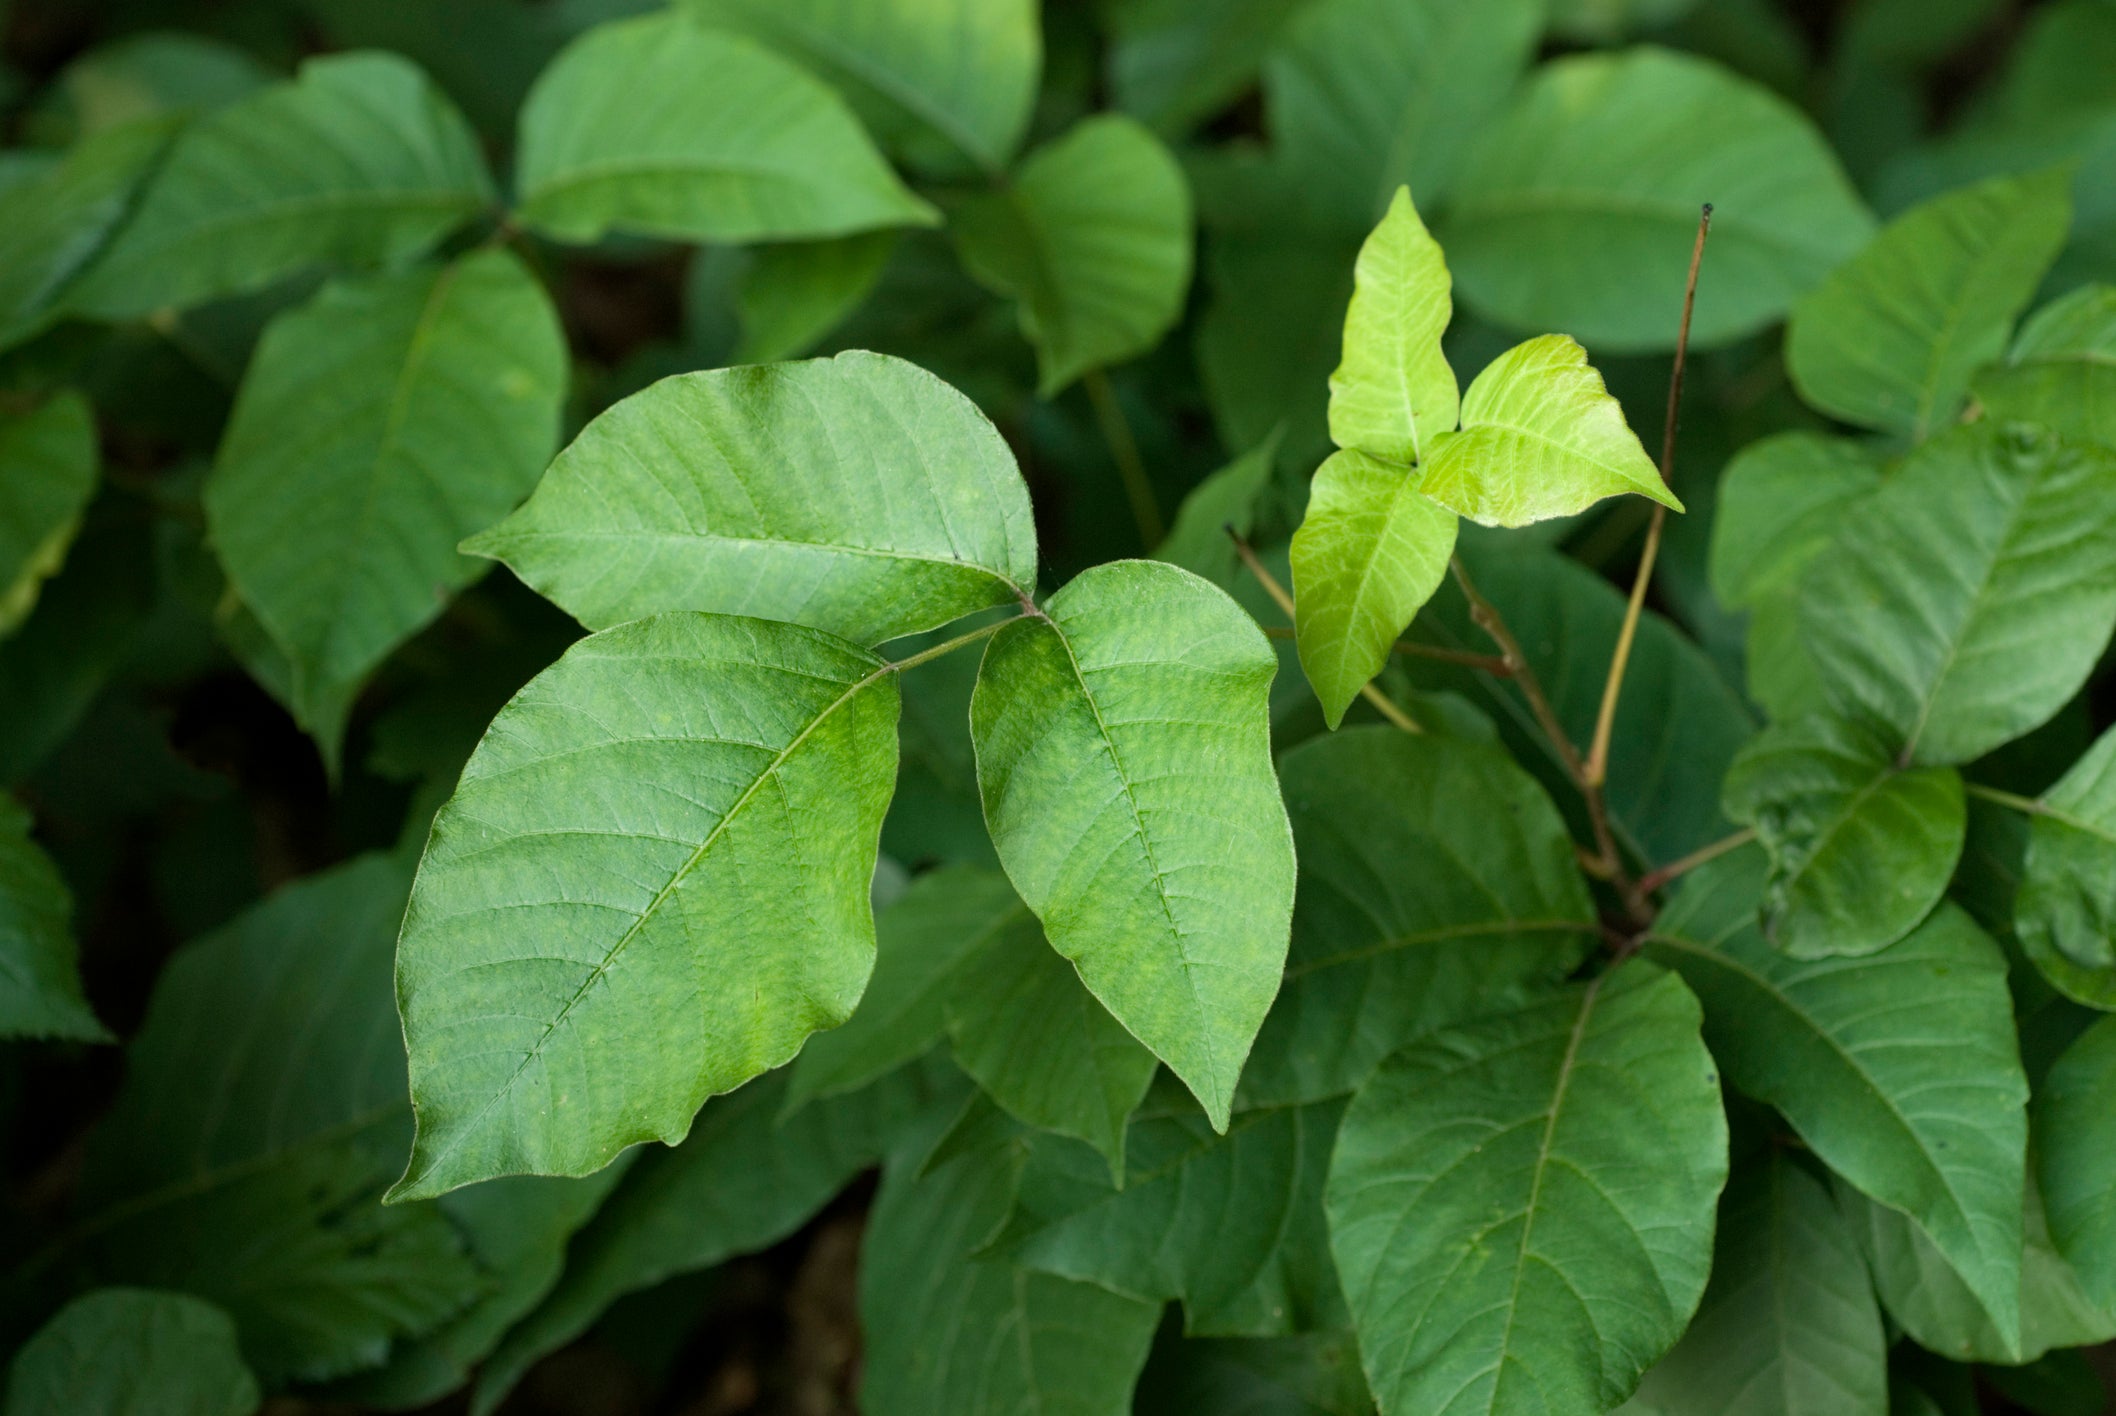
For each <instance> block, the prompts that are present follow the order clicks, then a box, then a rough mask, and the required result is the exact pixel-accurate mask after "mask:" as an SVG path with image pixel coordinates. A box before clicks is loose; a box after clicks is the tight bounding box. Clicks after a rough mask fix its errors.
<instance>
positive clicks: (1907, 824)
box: [1724, 717, 1969, 959]
mask: <svg viewBox="0 0 2116 1416" xmlns="http://www.w3.org/2000/svg"><path fill="white" fill-rule="evenodd" d="M1724 794H1725V804H1726V812H1727V815H1728V816H1729V817H1730V818H1732V819H1733V820H1735V821H1738V822H1740V823H1741V824H1742V825H1744V826H1753V827H1755V828H1756V836H1757V839H1758V840H1759V841H1761V842H1762V843H1763V848H1764V850H1765V851H1766V852H1768V853H1769V855H1770V857H1771V876H1770V879H1769V880H1768V881H1767V882H1766V883H1765V885H1764V890H1763V931H1764V933H1765V934H1766V935H1767V936H1769V938H1770V940H1771V942H1772V943H1773V944H1776V945H1777V946H1778V947H1779V948H1780V949H1782V950H1784V951H1785V952H1786V953H1788V954H1790V955H1792V956H1793V957H1794V958H1796V959H1818V958H1825V957H1828V956H1830V955H1833V954H1871V953H1874V952H1876V951H1877V950H1880V949H1885V948H1887V947H1888V946H1889V945H1890V944H1893V943H1895V942H1896V941H1897V940H1898V939H1901V938H1902V937H1903V936H1904V935H1906V934H1908V933H1910V931H1911V930H1913V929H1915V928H1916V927H1917V925H1918V923H1919V921H1921V920H1923V919H1924V918H1925V916H1926V915H1928V914H1930V913H1932V907H1933V906H1934V905H1936V904H1938V903H1939V902H1940V897H1941V896H1942V895H1943V894H1945V893H1946V891H1947V882H1948V881H1949V880H1951V879H1953V878H1954V865H1955V861H1956V860H1957V859H1959V858H1960V856H1961V854H1962V839H1963V836H1964V834H1965V833H1966V832H1967V830H1968V822H1969V818H1968V810H1967V807H1966V806H1965V805H1964V802H1963V798H1962V777H1961V774H1960V773H1959V772H1957V771H1955V770H1954V769H1953V768H1952V767H1910V768H1905V767H1902V766H1900V765H1898V764H1897V763H1896V761H1895V760H1894V758H1893V756H1892V755H1891V753H1890V750H1889V748H1888V747H1887V745H1886V744H1885V743H1883V742H1881V741H1879V740H1877V738H1876V737H1875V735H1874V734H1873V733H1872V732H1870V731H1867V730H1864V729H1862V728H1861V727H1859V726H1858V725H1857V724H1855V723H1850V722H1846V721H1845V720H1843V719H1840V718H1830V717H1815V718H1803V719H1800V720H1797V721H1795V722H1791V723H1780V724H1776V725H1774V726H1772V727H1769V728H1766V729H1765V730H1764V731H1763V733H1762V735H1761V736H1759V737H1758V738H1757V739H1756V740H1755V741H1754V742H1751V743H1750V744H1749V745H1748V746H1747V747H1745V748H1743V749H1742V750H1741V752H1740V754H1739V755H1738V756H1736V757H1735V759H1734V763H1733V765H1732V766H1731V767H1729V768H1728V769H1727V777H1726V784H1725V787H1724Z"/></svg>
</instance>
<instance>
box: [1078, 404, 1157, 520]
mask: <svg viewBox="0 0 2116 1416" xmlns="http://www.w3.org/2000/svg"><path fill="white" fill-rule="evenodd" d="M1080 386H1081V387H1082V388H1084V389H1086V390H1087V401H1088V402H1089V403H1091V404H1093V405H1094V409H1095V422H1096V423H1097V424H1099V425H1100V426H1101V428H1102V440H1103V441H1104V442H1106V443H1108V444H1109V455H1110V457H1111V458H1113V459H1114V460H1115V461H1116V464H1117V475H1118V476H1119V477H1122V478H1123V479H1124V496H1125V498H1126V500H1128V501H1130V502H1131V515H1132V520H1133V521H1136V522H1137V523H1138V525H1139V539H1140V540H1141V541H1143V542H1144V543H1145V545H1146V549H1147V550H1149V551H1151V550H1152V549H1153V548H1154V547H1156V546H1158V545H1160V544H1161V540H1162V538H1163V537H1165V536H1166V535H1167V534H1168V530H1167V527H1166V525H1165V524H1164V523H1163V522H1162V520H1161V508H1160V506H1159V505H1158V504H1157V503H1156V502H1155V501H1154V489H1153V484H1152V483H1151V482H1149V481H1148V480H1147V478H1146V461H1145V459H1144V458H1142V457H1140V456H1139V444H1138V442H1137V441H1136V440H1135V439H1134V438H1133V437H1132V435H1131V423H1130V422H1129V421H1128V420H1127V419H1126V418H1125V416H1124V405H1123V404H1121V403H1119V402H1118V401H1117V391H1116V390H1115V389H1114V388H1111V387H1110V382H1109V375H1107V374H1105V373H1103V372H1102V371H1101V370H1100V369H1089V370H1088V371H1087V372H1086V373H1084V374H1082V375H1081V376H1080Z"/></svg>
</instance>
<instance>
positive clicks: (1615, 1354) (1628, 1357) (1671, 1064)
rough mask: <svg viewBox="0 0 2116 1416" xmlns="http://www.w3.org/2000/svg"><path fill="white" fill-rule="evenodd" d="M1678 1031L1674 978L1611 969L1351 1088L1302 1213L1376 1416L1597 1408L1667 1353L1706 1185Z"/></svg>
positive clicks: (1696, 1287)
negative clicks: (1322, 1244) (1312, 1223)
mask: <svg viewBox="0 0 2116 1416" xmlns="http://www.w3.org/2000/svg"><path fill="white" fill-rule="evenodd" d="M1697 1029H1698V1007H1697V1000H1696V999H1695V998H1693V997H1691V995H1690V992H1689V990H1688V989H1686V988H1685V987H1683V984H1682V980H1681V979H1679V978H1677V977H1675V976H1674V975H1672V974H1668V973H1665V972H1663V971H1662V970H1660V969H1658V968H1655V967H1654V966H1652V965H1651V964H1643V963H1640V962H1638V961H1633V962H1630V963H1627V964H1625V965H1624V966H1623V967H1622V968H1620V969H1618V970H1616V971H1615V972H1614V973H1611V974H1605V975H1603V976H1602V977H1601V978H1599V979H1596V980H1595V981H1593V982H1591V983H1586V984H1580V985H1575V986H1573V987H1571V988H1568V989H1567V990H1565V991H1564V992H1563V993H1562V994H1559V995H1558V996H1556V997H1554V998H1552V999H1550V1000H1549V1001H1547V1002H1544V1003H1540V1004H1537V1005H1534V1006H1532V1007H1528V1008H1524V1009H1521V1010H1519V1011H1517V1012H1513V1013H1507V1014H1501V1015H1498V1016H1495V1017H1491V1018H1487V1019H1484V1020H1483V1021H1480V1022H1472V1023H1466V1024H1463V1025H1461V1026H1458V1027H1454V1028H1449V1029H1446V1030H1444V1031H1441V1032H1437V1033H1432V1034H1428V1035H1427V1036H1426V1037H1425V1038H1423V1039H1422V1040H1420V1041H1418V1042H1414V1043H1412V1044H1411V1045H1410V1046H1409V1047H1407V1048H1405V1049H1404V1050H1403V1051H1401V1052H1398V1053H1397V1054H1396V1055H1395V1056H1393V1057H1391V1058H1390V1059H1389V1060H1388V1061H1387V1062H1384V1063H1383V1064H1382V1066H1381V1068H1380V1070H1379V1071H1377V1072H1376V1073H1375V1074H1374V1075H1373V1077H1372V1078H1370V1079H1369V1080H1368V1081H1367V1083H1366V1085H1365V1086H1363V1087H1361V1088H1360V1090H1359V1093H1358V1095H1357V1096H1355V1097H1354V1098H1353V1100H1352V1105H1351V1107H1350V1109H1348V1110H1347V1111H1346V1113H1345V1118H1344V1123H1343V1125H1342V1127H1341V1129H1340V1130H1339V1133H1338V1142H1337V1152H1336V1155H1335V1158H1334V1159H1333V1160H1332V1161H1331V1165H1330V1181H1329V1186H1328V1189H1327V1190H1326V1192H1325V1196H1324V1205H1325V1207H1326V1209H1327V1210H1328V1213H1329V1220H1330V1245H1331V1250H1332V1252H1333V1253H1334V1254H1335V1255H1336V1257H1337V1266H1338V1272H1339V1273H1340V1274H1341V1275H1342V1277H1343V1280H1344V1290H1345V1298H1346V1301H1347V1302H1348V1303H1349V1304H1350V1305H1351V1308H1352V1316H1353V1319H1354V1321H1355V1322H1356V1323H1357V1325H1358V1329H1359V1350H1360V1359H1361V1361H1362V1363H1363V1364H1364V1365H1365V1367H1366V1373H1367V1380H1368V1383H1369V1384H1370V1385H1371V1386H1372V1387H1373V1389H1374V1395H1375V1397H1376V1398H1377V1399H1378V1401H1379V1403H1380V1406H1381V1409H1382V1411H1383V1412H1384V1413H1387V1414H1388V1416H1398V1413H1401V1416H1410V1413H1414V1412H1417V1413H1422V1412H1437V1411H1443V1410H1445V1411H1478V1412H1489V1413H1493V1416H1499V1413H1512V1412H1523V1413H1527V1412H1536V1413H1541V1412H1548V1411H1595V1410H1604V1411H1605V1410H1608V1409H1609V1408H1610V1407H1613V1406H1615V1405H1617V1404H1618V1403H1620V1402H1622V1401H1623V1400H1624V1399H1625V1398H1626V1397H1628V1396H1629V1395H1630V1394H1631V1391H1632V1389H1633V1387H1635V1386H1636V1385H1637V1383H1638V1379H1639V1376H1640V1375H1641V1374H1642V1373H1643V1372H1644V1371H1645V1370H1646V1369H1647V1368H1648V1367H1649V1366H1651V1365H1652V1364H1653V1363H1654V1361H1656V1360H1657V1359H1658V1358H1659V1357H1660V1356H1661V1354H1662V1353H1664V1352H1666V1351H1667V1350H1668V1348H1670V1347H1671V1346H1673V1345H1674V1343H1675V1340H1676V1338H1677V1337H1679V1336H1681V1334H1682V1330H1683V1327H1684V1326H1685V1324H1687V1323H1688V1321H1689V1318H1690V1314H1691V1312H1692V1311H1693V1310H1694V1309H1695V1308H1696V1306H1697V1302H1698V1298H1699V1297H1700V1295H1702V1294H1703V1292H1704V1288H1705V1276H1706V1273H1707V1271H1708V1270H1709V1269H1710V1267H1711V1260H1712V1229H1713V1216H1714V1207H1715V1205H1716V1203H1717V1201H1718V1198H1719V1191H1720V1187H1721V1186H1722V1185H1723V1184H1724V1183H1725V1182H1726V1177H1727V1131H1726V1118H1725V1116H1724V1115H1723V1114H1722V1112H1721V1110H1720V1102H1719V1080H1718V1076H1717V1073H1716V1071H1715V1069H1714V1067H1713V1064H1712V1059H1711V1057H1710V1056H1708V1055H1707V1054H1706V1052H1705V1049H1704V1044H1703V1043H1702V1042H1701V1041H1700V1040H1699V1038H1698V1032H1697Z"/></svg>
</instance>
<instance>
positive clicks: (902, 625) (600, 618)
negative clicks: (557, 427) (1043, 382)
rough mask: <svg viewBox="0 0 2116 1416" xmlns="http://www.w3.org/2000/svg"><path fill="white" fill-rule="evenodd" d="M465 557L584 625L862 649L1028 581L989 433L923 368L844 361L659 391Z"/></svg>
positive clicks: (1031, 564)
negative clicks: (821, 638)
mask: <svg viewBox="0 0 2116 1416" xmlns="http://www.w3.org/2000/svg"><path fill="white" fill-rule="evenodd" d="M465 549H466V550H469V551H472V552H474V553H475V554H478V555H485V556H492V557H495V558H496V559H499V560H503V561H505V562H506V563H507V564H508V565H509V566H510V567H512V568H513V570H514V572H515V573H516V574H517V575H519V576H521V577H522V579H523V580H525V581H527V582H528V583H529V584H530V585H532V586H534V587H535V588H536V589H537V590H538V591H539V592H541V593H542V594H544V595H545V596H547V597H548V598H550V599H551V600H553V601H556V602H557V603H558V604H559V605H560V606H561V607H562V608H564V609H566V610H568V611H570V612H571V613H572V614H573V615H574V617H575V618H577V619H579V620H580V621H581V622H582V623H584V624H587V625H588V626H590V627H591V628H595V629H604V628H608V627H609V626H611V625H613V624H622V623H623V622H625V621H626V620H631V619H637V618H639V617H640V616H642V615H650V614H657V613H660V612H661V611H664V610H710V611H713V612H715V613H720V614H744V615H756V616H759V617H761V618H764V619H779V620H790V621H793V622H795V623H799V624H805V625H809V626H811V627H813V628H816V629H821V630H824V631H826V632H828V633H831V634H835V635H838V636H840V637H842V638H845V639H851V640H854V641H856V642H858V643H862V644H874V643H879V642H881V641H882V640H885V639H894V638H897V637H898V636H900V635H905V634H910V633H913V632H914V631H917V630H922V629H931V628H933V627H934V626H936V625H940V624H945V623H947V622H948V621H949V620H952V619H955V618H958V617H959V616H962V615H966V614H968V613H970V612H971V611H972V610H980V609H983V608H985V607H986V606H989V605H1001V604H1009V603H1011V602H1013V601H1014V600H1016V599H1019V598H1020V597H1021V596H1023V595H1025V594H1026V593H1027V592H1028V591H1029V590H1030V589H1032V588H1033V587H1034V586H1035V583H1036V526H1035V522H1034V520H1033V518H1032V517H1031V515H1030V511H1029V493H1028V487H1027V485H1026V484H1024V483H1023V482H1022V480H1021V474H1020V472H1018V471H1017V470H1016V469H1015V466H1014V455H1013V453H1011V452H1010V451H1008V450H1007V445H1006V443H1005V442H1004V441H1002V440H1001V438H1000V436H999V432H998V430H997V429H995V428H994V427H993V426H992V424H991V421H990V420H989V419H987V418H986V417H985V416H984V414H982V413H980V412H978V411H977V407H976V405H974V404H973V403H971V402H970V400H969V399H967V398H965V397H963V396H962V395H961V394H960V393H957V392H956V391H955V390H954V389H952V388H950V387H948V385H947V384H945V383H943V382H941V381H940V380H939V379H937V378H935V377H934V376H933V375H931V374H929V373H927V372H926V371H925V370H923V369H920V368H919V367H917V366H916V365H914V364H907V363H905V362H904V361H903V360H901V359H892V358H889V357H888V356H886V355H882V354H868V353H864V352H860V351H854V352H851V353H846V354H840V355H838V356H837V357H836V358H835V359H813V360H808V361H806V362H803V363H797V364H775V365H769V366H766V367H763V368H740V369H718V370H713V371H710V372H707V373H696V374H679V375H677V376H676V377H674V378H670V379H663V380H662V381H661V382H660V383H657V384H655V385H654V386H653V387H651V388H649V389H647V390H645V391H644V392H642V393H636V394H634V395H632V396H631V397H630V398H628V399H626V400H624V401H623V402H622V403H619V404H618V405H617V406H616V407H614V408H612V409H610V410H609V411H608V412H606V413H604V414H603V415H602V416H601V417H599V418H597V419H596V420H595V421H594V422H592V423H590V424H589V425H588V426H587V427H586V428H585V429H584V430H582V432H581V434H580V436H579V437H577V438H575V439H574V440H573V442H572V444H571V445H570V446H569V447H567V448H566V450H565V451H564V452H562V453H560V454H559V456H558V460H557V461H555V462H553V463H552V464H551V471H550V472H549V474H547V475H546V476H545V478H544V480H543V483H542V485H540V486H539V487H538V488H537V489H536V495H534V496H533V497H531V498H530V499H529V501H528V503H527V504H526V505H524V506H523V507H522V509H521V510H520V511H518V512H516V513H515V514H514V515H513V516H510V517H509V518H507V520H505V521H503V522H501V523H500V524H499V525H498V526H495V527H493V528H492V529H491V530H490V531H487V532H485V533H484V534H483V535H481V536H474V537H472V538H471V539H470V540H469V541H468V542H466V543H465Z"/></svg>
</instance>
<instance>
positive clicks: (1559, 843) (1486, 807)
mask: <svg viewBox="0 0 2116 1416" xmlns="http://www.w3.org/2000/svg"><path fill="white" fill-rule="evenodd" d="M1279 782H1280V786H1281V787H1282V789H1283V790H1284V792H1285V795H1286V811H1287V814H1288V815H1289V816H1290V817H1291V818H1292V821H1293V841H1294V846H1295V848H1296V850H1297V852H1298V854H1299V856H1300V860H1301V875H1300V889H1299V893H1298V895H1297V897H1296V899H1295V901H1294V907H1293V945H1292V949H1291V951H1290V952H1289V954H1288V956H1287V959H1286V981H1285V984H1284V986H1283V987H1281V989H1280V990H1279V996H1278V1001H1277V1002H1276V1003H1274V1004H1273V1005H1272V1008H1271V1013H1270V1016H1269V1017H1267V1018H1266V1019H1265V1020H1264V1028H1263V1031H1262V1032H1261V1033H1260V1034H1259V1035H1258V1037H1257V1043H1256V1050H1255V1053H1254V1055H1253V1057H1252V1058H1251V1060H1250V1064H1249V1070H1248V1072H1247V1073H1246V1074H1245V1075H1244V1077H1243V1080H1242V1094H1241V1099H1242V1102H1243V1104H1244V1105H1256V1104H1263V1103H1267V1102H1276V1103H1283V1102H1294V1101H1313V1100H1319V1099H1322V1098H1325V1097H1330V1096H1340V1095H1343V1094H1344V1093H1346V1092H1349V1091H1351V1090H1352V1089H1353V1088H1355V1087H1357V1086H1358V1085H1359V1084H1360V1083H1361V1082H1363V1081H1365V1080H1366V1078H1367V1076H1368V1075H1369V1074H1370V1073H1371V1072H1372V1071H1373V1070H1374V1067H1375V1066H1376V1065H1377V1064H1378V1063H1379V1062H1380V1061H1381V1059H1382V1058H1383V1057H1386V1056H1387V1055H1388V1054H1389V1053H1391V1052H1394V1051H1396V1050H1397V1049H1398V1048H1399V1047H1402V1046H1403V1045H1404V1044H1405V1043H1407V1042H1409V1041H1411V1040H1412V1039H1413V1038H1415V1037H1418V1036H1420V1035H1422V1034H1424V1033H1427V1032H1430V1031H1432V1030H1433V1029H1435V1028H1437V1027H1446V1026H1451V1025H1453V1024H1456V1023H1460V1022H1464V1021H1467V1020H1468V1019H1471V1018H1475V1017H1479V1016H1482V1015H1484V1014H1487V1013H1493V1012H1499V1011H1503V1010H1504V1009H1506V1008H1507V1007H1510V1006H1518V1005H1519V1004H1520V1003H1521V1002H1523V1001H1524V1000H1525V999H1526V998H1528V997H1529V996H1531V995H1533V994H1534V993H1536V992H1540V991H1542V990H1544V989H1548V988H1551V987H1554V986H1556V985H1557V984H1559V983H1561V982H1562V981H1563V980H1564V979H1565V978H1566V976H1567V975H1569V974H1570V973H1572V971H1573V970H1574V969H1575V968H1576V967H1577V966H1578V965H1579V964H1580V963H1581V962H1582V960H1583V959H1584V958H1585V957H1586V954H1587V952H1588V950H1589V949H1590V948H1592V946H1593V941H1594V928H1595V924H1594V909H1593V905H1592V903H1591V902H1590V901H1589V899H1588V896H1587V888H1586V886H1585V885H1584V884H1583V883H1582V882H1581V880H1580V872H1579V867H1578V866H1577V865H1576V864H1575V863H1574V858H1573V849H1572V840H1571V838H1570V837H1569V836H1568V835H1567V834H1566V832H1565V823H1564V822H1563V821H1562V820H1560V819H1559V817H1558V813H1557V811H1556V809H1555V808H1554V807H1552V806H1551V804H1550V798H1549V797H1548V796H1546V795H1545V794H1544V792H1543V789H1542V788H1541V787H1540V786H1538V785H1537V784H1536V782H1535V780H1534V779H1533V778H1532V777H1530V776H1529V775H1528V774H1527V773H1525V772H1523V771H1522V770H1521V769H1520V768H1518V767H1516V766H1515V765H1514V764H1513V761H1512V759H1511V758H1509V757H1508V756H1507V755H1506V754H1505V753H1504V752H1503V751H1501V750H1499V749H1498V748H1496V747H1486V746H1482V745H1477V744H1469V743H1463V742H1459V741H1448V740H1446V739H1443V738H1438V737H1412V736H1410V735H1409V734H1407V733H1403V732H1400V731H1398V730H1397V729H1395V728H1390V727H1381V726H1374V727H1366V728H1353V729H1349V730H1347V731H1345V732H1342V733H1339V734H1336V735H1335V736H1332V737H1326V738H1318V739H1315V740H1313V741H1310V742H1307V743H1303V744H1302V745H1301V746H1299V747H1297V748H1295V749H1293V750H1292V751H1291V752H1288V753H1287V754H1286V755H1285V757H1284V758H1283V759H1281V761H1280V763H1279Z"/></svg>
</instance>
